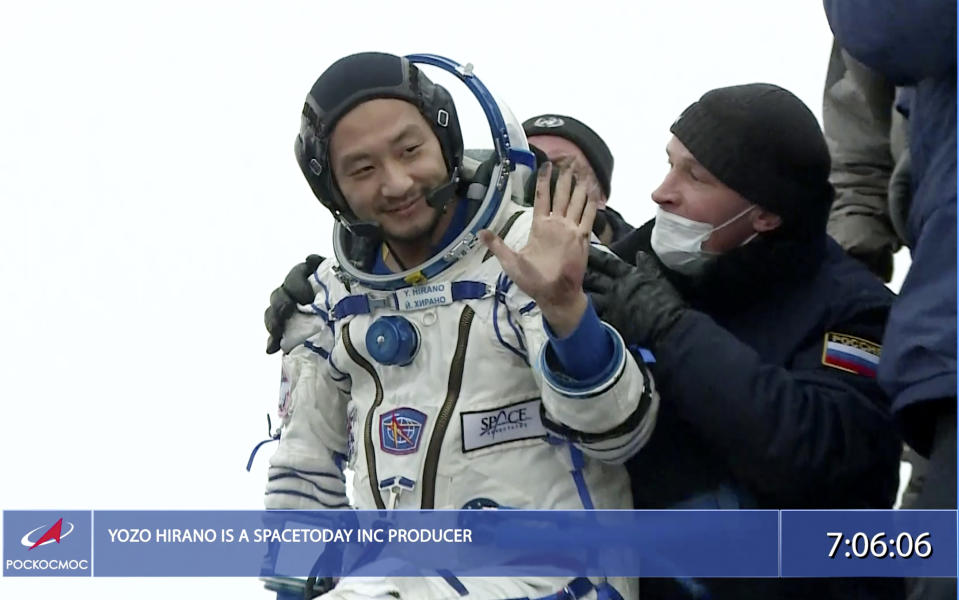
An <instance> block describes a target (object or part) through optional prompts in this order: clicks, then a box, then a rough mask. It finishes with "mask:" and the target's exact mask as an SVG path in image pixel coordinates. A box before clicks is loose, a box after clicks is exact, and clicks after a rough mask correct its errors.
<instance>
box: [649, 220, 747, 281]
mask: <svg viewBox="0 0 959 600" xmlns="http://www.w3.org/2000/svg"><path fill="white" fill-rule="evenodd" d="M754 208H756V207H755V206H749V207H747V208H746V209H745V210H743V211H742V212H740V213H738V214H736V215H734V216H733V217H732V218H731V219H728V220H726V221H725V222H724V223H720V224H719V225H716V226H713V225H710V224H709V223H702V222H700V221H693V220H692V219H687V218H686V217H681V216H679V215H677V214H674V213H671V212H667V211H665V210H663V209H662V208H659V209H657V210H656V224H655V225H653V235H652V239H651V240H650V242H651V244H652V246H653V252H655V253H656V256H658V257H659V260H661V261H663V264H664V265H666V267H667V268H669V269H672V270H673V271H676V272H677V273H682V274H683V275H698V274H699V273H701V272H702V270H703V268H704V267H705V266H706V265H707V264H708V263H709V262H710V261H712V260H713V259H714V258H715V257H716V256H717V254H718V253H717V252H710V251H708V250H703V244H704V243H706V240H708V239H709V236H710V235H712V234H713V233H714V232H716V231H719V230H720V229H722V228H723V227H725V226H727V225H729V224H730V223H732V222H734V221H736V220H737V219H739V218H740V217H742V216H743V215H745V214H746V213H748V212H749V211H751V210H752V209H754ZM757 235H758V233H753V234H752V235H751V236H749V237H748V238H746V239H745V240H743V243H742V244H740V246H744V245H746V244H748V243H749V242H751V241H752V240H753V238H755V237H756V236H757Z"/></svg>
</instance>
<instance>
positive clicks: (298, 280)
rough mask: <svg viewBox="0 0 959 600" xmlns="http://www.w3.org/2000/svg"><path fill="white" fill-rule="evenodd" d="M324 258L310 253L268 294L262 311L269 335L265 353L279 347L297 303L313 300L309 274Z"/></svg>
mask: <svg viewBox="0 0 959 600" xmlns="http://www.w3.org/2000/svg"><path fill="white" fill-rule="evenodd" d="M324 260H326V259H325V258H323V257H322V256H320V255H319V254H311V255H309V256H307V257H306V260H304V261H303V262H301V263H299V264H297V265H296V266H295V267H293V268H292V269H290V272H289V273H287V275H286V278H285V279H284V280H283V283H282V285H280V287H278V288H276V289H275V290H273V293H272V294H270V306H268V307H267V309H266V311H265V312H264V313H263V324H264V325H266V330H267V331H268V332H269V334H270V337H269V339H268V340H267V343H266V353H267V354H273V353H274V352H276V351H278V350H279V349H280V340H281V339H282V338H283V331H284V329H286V322H287V320H289V318H290V316H292V315H293V312H294V311H295V310H296V306H297V305H298V304H309V303H310V302H313V298H314V293H313V286H312V285H310V276H311V275H313V273H314V272H315V271H316V269H317V267H319V266H320V263H322V262H323V261H324Z"/></svg>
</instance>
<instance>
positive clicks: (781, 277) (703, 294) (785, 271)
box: [610, 220, 826, 312]
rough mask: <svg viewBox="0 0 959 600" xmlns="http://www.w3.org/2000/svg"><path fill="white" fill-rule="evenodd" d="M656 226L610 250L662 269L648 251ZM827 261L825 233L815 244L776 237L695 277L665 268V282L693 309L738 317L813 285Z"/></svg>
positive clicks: (758, 242) (647, 226)
mask: <svg viewBox="0 0 959 600" xmlns="http://www.w3.org/2000/svg"><path fill="white" fill-rule="evenodd" d="M654 223H655V220H651V221H649V222H647V223H646V224H644V225H643V226H642V227H640V228H639V229H636V230H635V231H633V232H632V233H630V234H629V235H627V236H626V237H625V238H623V239H622V240H620V241H618V242H616V243H614V244H612V245H611V246H610V249H611V250H612V251H613V252H615V253H616V254H617V255H618V256H619V257H620V258H622V259H623V260H625V261H627V262H629V263H630V264H634V263H635V262H636V261H635V257H636V252H637V251H643V252H647V253H649V254H651V255H652V256H653V257H655V258H656V261H657V262H659V264H660V266H662V262H661V261H659V257H657V256H656V254H655V253H654V252H653V250H652V247H651V246H650V236H651V235H652V231H653V224H654ZM825 256H826V234H825V232H823V233H822V235H821V236H818V237H815V238H812V239H805V240H797V239H794V238H791V237H789V236H787V235H786V234H784V233H780V232H777V231H774V232H770V233H769V234H764V235H761V236H758V237H757V238H756V239H754V240H753V241H751V242H750V243H748V244H746V245H745V246H740V247H739V248H735V249H733V250H730V251H728V252H725V253H723V254H722V255H720V256H719V257H717V258H716V260H715V261H713V262H711V263H710V264H709V265H708V266H707V267H706V269H705V271H704V272H703V273H702V274H701V275H698V276H696V277H688V276H686V275H682V274H680V273H677V272H675V271H672V270H670V269H667V268H666V267H665V266H663V267H662V268H663V272H664V273H665V275H666V278H667V279H669V280H670V281H671V282H672V283H673V285H675V286H676V289H677V290H679V292H680V294H682V295H683V298H685V299H686V301H687V302H689V303H690V304H691V305H692V306H693V307H695V308H701V309H708V312H714V311H722V312H725V311H726V310H736V311H739V310H743V309H744V308H745V307H747V306H749V305H751V304H753V303H754V302H760V301H763V300H767V299H768V298H769V297H770V296H780V295H782V294H784V293H787V290H788V289H789V288H791V287H794V286H800V285H802V284H803V283H804V282H806V281H808V280H810V279H812V278H813V277H814V276H815V275H816V272H817V271H818V270H819V268H820V266H821V265H822V263H823V261H824V260H825Z"/></svg>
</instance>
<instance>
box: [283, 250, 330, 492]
mask: <svg viewBox="0 0 959 600" xmlns="http://www.w3.org/2000/svg"><path fill="white" fill-rule="evenodd" d="M321 268H322V267H321ZM317 282H319V279H317ZM314 287H318V286H314ZM317 301H318V302H322V300H321V298H320V295H318V300H317ZM314 307H316V304H314ZM303 308H309V307H303ZM324 308H325V307H324ZM324 317H325V315H321V314H319V313H318V312H316V311H314V313H313V314H306V313H305V312H303V313H299V314H295V315H294V316H293V317H292V318H291V319H290V322H289V323H288V325H287V335H284V340H283V344H284V349H286V348H291V349H290V350H289V353H288V354H286V355H285V356H284V357H283V381H282V387H281V401H280V418H281V419H282V420H283V428H282V430H281V432H280V442H279V446H278V447H277V450H276V452H275V453H274V455H273V457H272V458H271V459H270V468H269V471H268V481H267V485H266V507H267V508H269V509H274V508H288V509H330V508H348V507H349V501H348V499H347V497H346V487H345V478H344V476H343V468H342V467H343V464H344V462H345V458H346V452H347V416H346V414H347V404H348V402H349V380H348V379H347V378H346V377H344V376H342V374H339V373H337V372H336V371H335V370H334V369H333V367H332V365H330V363H329V361H328V358H329V352H330V350H331V349H332V348H333V343H334V334H333V329H332V327H330V326H329V323H328V321H327V320H326V319H325V318H324ZM291 340H295V341H292V342H291Z"/></svg>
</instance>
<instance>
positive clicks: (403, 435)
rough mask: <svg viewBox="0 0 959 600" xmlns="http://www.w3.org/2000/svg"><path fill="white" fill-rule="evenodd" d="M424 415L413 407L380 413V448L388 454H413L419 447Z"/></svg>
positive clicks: (424, 423) (424, 419) (424, 422)
mask: <svg viewBox="0 0 959 600" xmlns="http://www.w3.org/2000/svg"><path fill="white" fill-rule="evenodd" d="M425 426H426V415H425V414H423V413H421V412H420V411H418V410H416V409H415V408H408V407H403V408H395V409H393V410H391V411H389V412H385V413H383V414H382V415H380V449H381V450H383V451H384V452H386V453H388V454H398V455H404V454H413V453H414V452H416V451H417V450H419V449H420V440H421V439H422V438H423V429H424V427H425Z"/></svg>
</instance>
